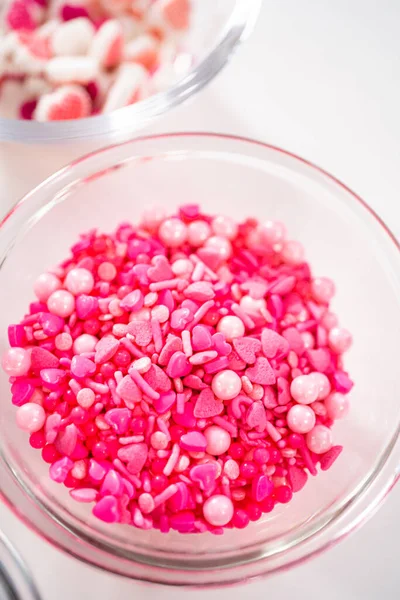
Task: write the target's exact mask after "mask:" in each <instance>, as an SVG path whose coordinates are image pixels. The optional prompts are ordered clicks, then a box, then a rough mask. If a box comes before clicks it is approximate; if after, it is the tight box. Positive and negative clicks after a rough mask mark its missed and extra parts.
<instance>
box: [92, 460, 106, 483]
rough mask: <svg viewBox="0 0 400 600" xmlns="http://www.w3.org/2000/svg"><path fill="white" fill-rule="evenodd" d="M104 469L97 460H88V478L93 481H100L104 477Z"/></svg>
mask: <svg viewBox="0 0 400 600" xmlns="http://www.w3.org/2000/svg"><path fill="white" fill-rule="evenodd" d="M106 472H107V471H106V469H105V468H104V467H103V466H102V465H101V464H100V463H99V462H97V460H94V459H93V458H91V459H90V460H89V477H91V478H92V479H93V480H94V481H101V480H102V479H103V478H104V477H105V475H106Z"/></svg>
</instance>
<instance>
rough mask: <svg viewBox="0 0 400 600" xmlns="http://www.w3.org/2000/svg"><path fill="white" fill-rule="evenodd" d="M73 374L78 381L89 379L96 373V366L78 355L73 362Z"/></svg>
mask: <svg viewBox="0 0 400 600" xmlns="http://www.w3.org/2000/svg"><path fill="white" fill-rule="evenodd" d="M70 368H71V373H72V375H73V376H74V377H77V378H78V379H83V378H84V377H89V376H90V375H93V374H94V373H95V372H96V365H95V364H94V362H93V361H92V360H90V358H86V357H85V356H81V355H80V354H77V355H76V356H74V357H73V359H72V361H71V367H70Z"/></svg>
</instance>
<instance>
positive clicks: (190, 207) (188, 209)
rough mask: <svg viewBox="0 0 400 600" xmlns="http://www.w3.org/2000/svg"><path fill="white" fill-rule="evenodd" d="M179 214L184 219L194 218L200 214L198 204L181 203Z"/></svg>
mask: <svg viewBox="0 0 400 600" xmlns="http://www.w3.org/2000/svg"><path fill="white" fill-rule="evenodd" d="M179 214H180V216H181V217H184V218H186V219H196V218H197V217H198V216H199V214H200V207H199V205H198V204H183V205H182V206H181V207H180V208H179Z"/></svg>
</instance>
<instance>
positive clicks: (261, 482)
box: [251, 475, 274, 502]
mask: <svg viewBox="0 0 400 600" xmlns="http://www.w3.org/2000/svg"><path fill="white" fill-rule="evenodd" d="M273 489H274V484H273V483H272V481H271V480H270V479H268V477H267V476H266V475H257V476H256V477H254V479H253V481H252V485H251V495H252V497H253V500H255V502H262V501H263V500H265V498H268V496H270V495H271V494H272V492H273Z"/></svg>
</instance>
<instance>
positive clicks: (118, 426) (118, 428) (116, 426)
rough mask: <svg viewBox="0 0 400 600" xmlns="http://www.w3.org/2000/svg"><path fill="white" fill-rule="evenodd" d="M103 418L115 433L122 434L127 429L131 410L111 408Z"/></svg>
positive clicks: (130, 418)
mask: <svg viewBox="0 0 400 600" xmlns="http://www.w3.org/2000/svg"><path fill="white" fill-rule="evenodd" d="M131 381H132V380H131ZM104 420H105V422H106V423H108V424H109V425H110V426H111V428H112V429H113V430H114V431H115V432H116V433H118V434H119V435H123V434H125V433H126V432H127V431H128V429H129V425H130V422H131V420H132V412H131V411H130V410H129V408H111V409H110V410H108V411H107V412H106V414H105V415H104Z"/></svg>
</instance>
